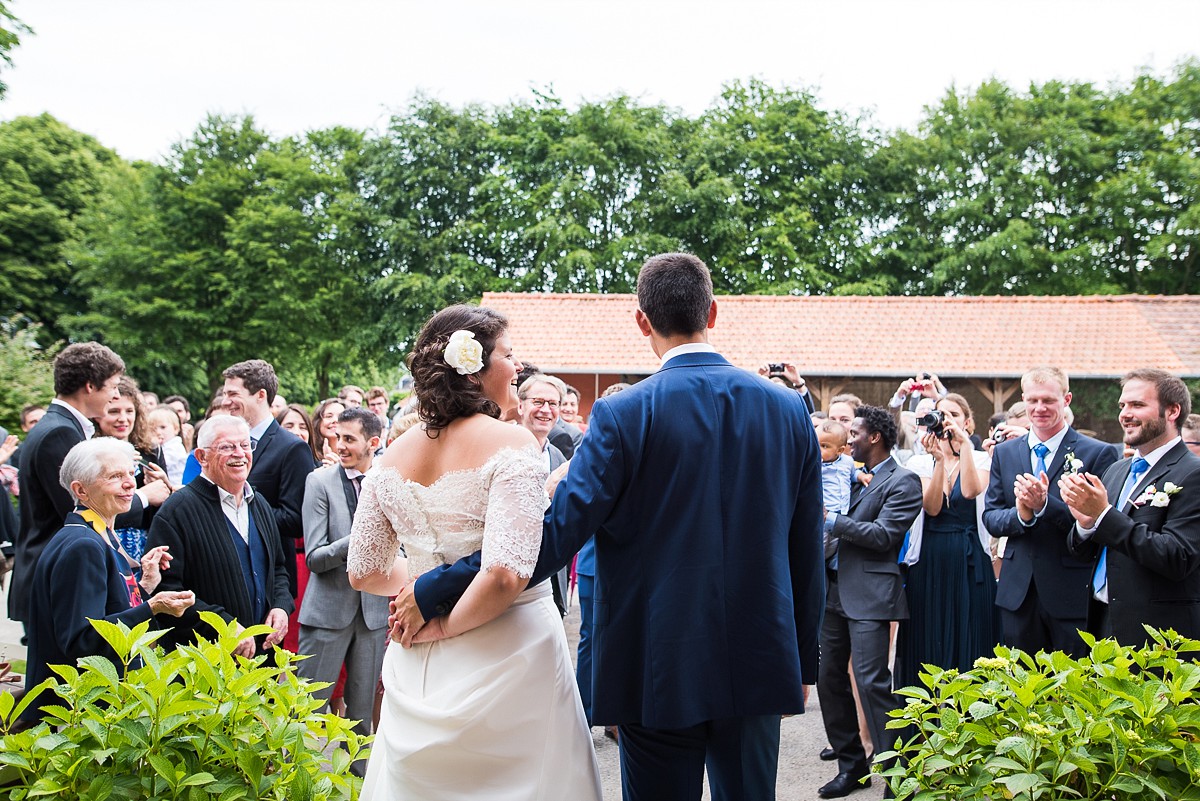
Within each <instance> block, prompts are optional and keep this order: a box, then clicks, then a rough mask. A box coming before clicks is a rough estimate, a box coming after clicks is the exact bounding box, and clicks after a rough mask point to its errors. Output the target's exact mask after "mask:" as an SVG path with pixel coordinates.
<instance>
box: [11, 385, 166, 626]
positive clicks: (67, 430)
mask: <svg viewBox="0 0 1200 801" xmlns="http://www.w3.org/2000/svg"><path fill="white" fill-rule="evenodd" d="M83 440H84V437H83V428H82V426H80V425H79V421H78V420H76V419H75V417H74V416H73V415H72V414H71V413H70V412H69V411H67V410H66V409H64V408H63V407H62V406H60V405H58V404H57V403H52V404H50V405H49V406H48V407H47V408H46V414H45V416H44V417H42V419H41V421H39V422H38V424H37V425H36V426H34V427H33V429H32V430H30V432H29V436H28V437H27V438H26V439H25V444H24V445H23V446H22V455H21V465H22V466H21V473H20V475H19V476H18V478H17V481H18V485H19V486H20V489H21V525H20V530H19V531H18V532H17V538H16V540H15V541H14V542H13V545H14V546H15V549H14V557H15V559H14V563H13V581H12V586H11V587H10V588H9V593H8V616H9V617H10V618H12V619H13V620H21V621H28V620H29V617H28V614H29V597H30V589H31V586H32V583H33V571H34V567H35V566H36V565H37V561H38V557H39V556H40V555H41V553H42V549H43V548H45V547H46V543H48V542H49V541H50V538H51V537H53V536H54V535H55V534H57V533H58V530H59V529H60V528H62V525H63V520H65V519H66V517H67V514H68V513H69V512H70V511H71V510H72V509H74V508H75V501H74V500H73V499H72V498H71V493H69V492H67V490H66V489H65V488H64V487H63V486H62V485H61V484H59V483H58V471H59V469H60V468H61V467H62V463H63V460H64V459H65V458H67V452H68V451H70V450H71V448H74V447H75V446H76V445H78V444H79V443H81V442H83ZM143 513H144V509H143V506H142V499H141V498H139V497H137V496H136V495H135V496H134V498H133V505H132V506H131V507H130V509H129V511H128V512H126V513H125V514H122V515H119V516H118V517H117V522H116V527H117V528H141V525H142V520H143V518H144V514H143Z"/></svg>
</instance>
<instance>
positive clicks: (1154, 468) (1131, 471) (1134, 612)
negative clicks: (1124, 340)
mask: <svg viewBox="0 0 1200 801" xmlns="http://www.w3.org/2000/svg"><path fill="white" fill-rule="evenodd" d="M1120 409H1121V411H1120V414H1119V416H1118V419H1119V420H1120V422H1121V427H1122V428H1123V429H1124V430H1125V444H1126V445H1128V446H1130V447H1131V448H1133V449H1134V455H1133V456H1132V457H1130V458H1128V459H1122V460H1121V461H1119V462H1117V463H1116V464H1114V465H1113V466H1111V467H1109V468H1108V470H1106V471H1105V472H1104V478H1103V480H1101V479H1100V478H1098V477H1097V476H1095V475H1094V474H1088V473H1083V472H1076V473H1071V474H1069V475H1066V476H1064V477H1063V478H1062V480H1061V481H1060V482H1059V484H1060V488H1061V491H1062V498H1063V501H1064V502H1065V503H1066V504H1067V508H1068V509H1069V510H1070V511H1071V514H1072V516H1073V517H1074V519H1075V527H1074V529H1072V531H1071V533H1070V545H1071V547H1072V550H1074V551H1075V552H1077V553H1078V554H1079V555H1081V556H1083V557H1085V558H1087V559H1088V560H1089V561H1090V562H1091V563H1092V565H1093V568H1092V574H1091V575H1092V582H1091V583H1092V599H1093V602H1092V604H1091V607H1090V609H1089V614H1088V631H1089V632H1091V633H1092V634H1095V635H1097V636H1100V637H1115V638H1116V640H1117V641H1118V642H1120V643H1121V644H1123V645H1132V646H1140V645H1142V644H1144V643H1145V642H1146V631H1145V629H1143V628H1142V626H1143V624H1146V625H1150V626H1154V627H1155V628H1159V629H1168V628H1171V629H1175V630H1176V631H1177V632H1179V633H1180V634H1182V635H1184V636H1185V637H1191V638H1193V639H1197V638H1200V458H1198V457H1196V456H1195V455H1194V454H1192V453H1190V452H1189V451H1188V448H1187V445H1185V444H1184V443H1183V441H1182V440H1181V438H1180V436H1179V426H1180V423H1181V421H1183V420H1186V419H1187V416H1188V412H1189V411H1190V410H1191V396H1190V393H1189V392H1188V388H1187V385H1186V384H1184V383H1183V381H1182V380H1180V379H1179V378H1178V377H1176V376H1173V375H1171V374H1170V373H1168V372H1166V371H1165V370H1158V369H1153V368H1146V369H1141V370H1133V371H1132V372H1129V373H1126V374H1125V377H1124V378H1122V379H1121V400H1120Z"/></svg>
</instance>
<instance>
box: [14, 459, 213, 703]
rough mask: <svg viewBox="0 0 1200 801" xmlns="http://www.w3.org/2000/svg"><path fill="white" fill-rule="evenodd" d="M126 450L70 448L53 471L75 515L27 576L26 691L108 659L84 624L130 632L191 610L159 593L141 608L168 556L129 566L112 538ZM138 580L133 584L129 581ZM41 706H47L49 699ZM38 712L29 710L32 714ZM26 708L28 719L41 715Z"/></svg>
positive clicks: (125, 482) (123, 508)
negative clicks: (57, 671) (93, 659)
mask: <svg viewBox="0 0 1200 801" xmlns="http://www.w3.org/2000/svg"><path fill="white" fill-rule="evenodd" d="M136 456H137V451H136V450H135V449H134V447H133V446H132V445H130V444H129V443H128V442H122V441H120V440H114V439H109V438H107V437H100V438H97V439H92V440H87V441H85V442H81V443H79V444H78V445H76V446H75V447H74V448H72V449H71V450H70V451H69V452H68V453H67V456H66V458H65V459H64V460H63V464H62V467H61V469H60V470H59V474H58V475H59V482H60V483H61V484H62V485H63V487H64V488H66V489H67V491H68V492H70V493H71V496H72V497H73V498H74V499H75V503H76V506H75V509H74V510H73V511H72V512H70V513H69V514H68V515H67V517H66V519H65V520H64V521H63V527H62V528H61V529H60V530H59V531H58V533H57V534H55V535H54V537H52V538H51V540H50V542H49V544H48V545H46V549H45V550H44V551H42V554H41V556H40V557H39V558H38V562H37V566H36V567H35V569H34V580H33V593H32V598H31V599H30V606H29V661H28V664H29V680H28V685H27V686H29V687H33V686H36V685H37V684H38V683H39V682H41V681H42V680H43V679H46V678H48V677H50V676H52V675H53V672H52V671H51V670H50V666H51V665H60V664H73V663H74V662H76V661H77V660H78V659H79V658H80V657H84V656H92V655H100V656H109V657H111V656H112V654H111V651H110V650H109V648H108V645H107V643H105V641H104V639H103V638H102V637H101V636H100V635H99V633H98V632H97V631H96V630H95V629H94V628H92V625H91V624H90V623H89V622H88V620H89V618H92V619H104V620H108V621H110V622H117V621H120V622H122V623H124V624H126V625H128V626H134V625H137V624H138V623H141V622H143V621H145V620H149V619H150V618H151V616H153V615H159V614H167V615H172V616H174V617H178V616H179V615H180V614H181V613H182V612H183V611H184V610H185V609H187V608H188V607H189V606H191V605H192V604H193V603H195V600H196V599H195V595H193V593H191V592H169V593H168V592H164V593H159V594H158V595H155V596H154V597H152V598H150V600H149V601H148V602H146V601H143V600H142V597H143V593H145V594H146V595H149V594H150V592H151V591H153V590H154V588H155V587H157V586H158V583H159V581H160V580H161V578H162V575H161V571H163V570H166V569H167V568H168V566H169V565H170V562H171V556H170V554H169V553H168V552H167V549H166V548H164V547H159V548H151V549H150V550H149V551H147V552H146V554H145V555H144V556H143V557H142V560H141V564H140V565H139V564H138V562H135V561H134V560H133V559H131V558H130V557H129V556H128V555H127V554H126V553H125V551H124V549H123V548H122V547H121V543H120V540H119V539H117V536H116V534H115V532H114V531H113V524H114V521H115V519H116V517H117V515H119V514H121V513H123V512H127V511H129V507H130V504H131V503H132V501H133V493H134V489H135V488H136V486H137V481H136V476H135V473H134V459H135V458H136ZM135 572H140V574H141V577H140V579H139V578H137V577H136V576H135ZM42 703H43V704H46V703H49V704H53V703H55V700H54V699H53V698H52V697H51V698H50V699H49V700H45V701H43V702H42ZM36 706H38V705H34V707H36ZM34 707H30V708H29V709H28V710H27V711H26V716H27V717H28V718H31V719H36V718H38V717H40V716H41V710H40V709H37V708H34Z"/></svg>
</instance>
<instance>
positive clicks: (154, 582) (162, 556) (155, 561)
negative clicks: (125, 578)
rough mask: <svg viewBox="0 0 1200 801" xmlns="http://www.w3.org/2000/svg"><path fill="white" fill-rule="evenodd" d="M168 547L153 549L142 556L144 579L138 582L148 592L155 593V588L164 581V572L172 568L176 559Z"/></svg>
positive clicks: (161, 546)
mask: <svg viewBox="0 0 1200 801" xmlns="http://www.w3.org/2000/svg"><path fill="white" fill-rule="evenodd" d="M169 550H170V549H169V548H168V547H167V546H166V545H159V546H158V547H157V548H151V549H150V550H148V551H146V552H145V553H144V554H142V579H141V581H139V582H138V584H139V585H141V588H142V589H143V590H145V591H146V592H154V588H155V587H157V586H158V583H159V582H160V581H162V571H164V570H166V569H167V568H169V567H170V566H171V560H172V559H173V558H174V557H173V556H171V554H170V553H168V551H169Z"/></svg>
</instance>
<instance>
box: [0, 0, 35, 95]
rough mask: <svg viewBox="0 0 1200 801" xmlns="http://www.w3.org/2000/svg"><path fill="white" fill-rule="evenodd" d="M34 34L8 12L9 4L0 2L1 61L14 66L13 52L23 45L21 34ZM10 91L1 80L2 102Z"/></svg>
mask: <svg viewBox="0 0 1200 801" xmlns="http://www.w3.org/2000/svg"><path fill="white" fill-rule="evenodd" d="M24 33H33V31H32V30H30V28H29V26H28V25H26V24H25V23H23V22H21V20H19V19H17V18H16V17H15V16H14V15H13V13H12V12H11V11H9V10H8V3H5V2H0V61H2V62H3V63H4V64H7V65H11V64H12V51H13V49H14V48H16V47H17V45H19V44H21V34H24ZM7 91H8V84H6V83H4V81H2V80H0V100H2V99H4V94H5V93H6V92H7Z"/></svg>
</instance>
